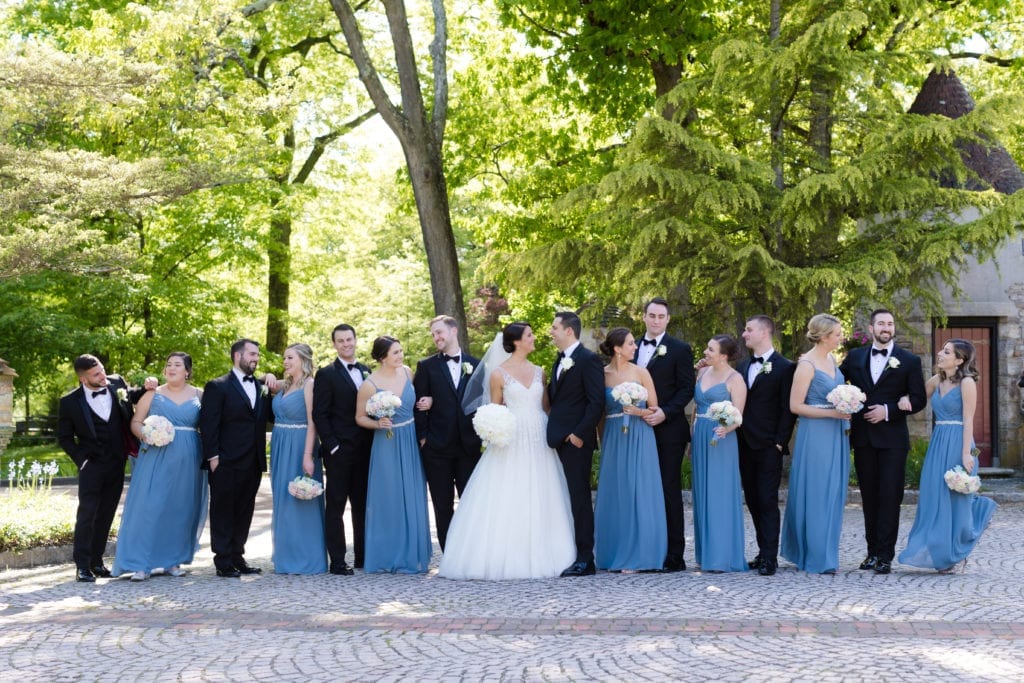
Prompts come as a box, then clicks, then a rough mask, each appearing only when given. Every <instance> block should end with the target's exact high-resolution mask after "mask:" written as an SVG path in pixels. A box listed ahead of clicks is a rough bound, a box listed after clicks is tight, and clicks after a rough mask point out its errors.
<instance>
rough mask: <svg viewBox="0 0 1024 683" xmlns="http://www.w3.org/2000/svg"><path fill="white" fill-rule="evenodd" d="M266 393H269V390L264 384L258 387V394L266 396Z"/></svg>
mask: <svg viewBox="0 0 1024 683" xmlns="http://www.w3.org/2000/svg"><path fill="white" fill-rule="evenodd" d="M268 393H270V390H269V389H267V385H266V384H264V385H263V386H261V387H260V396H266V395H267V394H268Z"/></svg>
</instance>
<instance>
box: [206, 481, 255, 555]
mask: <svg viewBox="0 0 1024 683" xmlns="http://www.w3.org/2000/svg"><path fill="white" fill-rule="evenodd" d="M262 479H263V472H261V471H260V470H259V468H257V467H255V466H253V467H243V468H240V469H234V468H232V467H226V466H224V464H221V465H219V466H218V467H217V470H216V471H215V472H210V476H209V481H210V547H211V549H212V550H213V564H214V565H215V566H216V567H217V569H223V570H227V569H231V568H232V567H242V566H244V565H245V557H244V556H245V542H246V541H247V540H248V539H249V527H250V526H251V525H252V513H253V510H254V509H255V507H256V493H257V492H258V491H259V488H260V481H261V480H262Z"/></svg>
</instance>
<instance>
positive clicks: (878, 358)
mask: <svg viewBox="0 0 1024 683" xmlns="http://www.w3.org/2000/svg"><path fill="white" fill-rule="evenodd" d="M868 332H869V333H870V334H871V337H872V343H871V346H870V347H868V346H863V347H861V348H857V349H853V350H851V351H850V353H849V354H847V356H846V358H845V359H844V360H843V363H842V365H841V366H840V370H842V372H843V376H845V377H846V380H847V381H848V382H850V383H851V384H854V385H856V386H858V387H860V389H861V391H863V392H864V393H865V394H867V401H866V402H865V403H864V409H863V410H861V411H860V412H859V413H857V414H855V415H854V416H853V419H852V421H851V423H850V445H851V446H852V447H853V451H854V453H853V464H854V466H855V467H856V469H857V481H858V483H859V484H860V493H861V500H862V504H863V509H864V533H865V537H866V539H867V545H868V554H867V557H866V558H864V561H863V562H861V564H860V568H861V569H874V570H875V572H877V573H879V574H888V573H889V572H890V571H892V559H893V556H894V555H895V551H896V536H897V534H898V533H899V523H900V503H902V502H903V486H904V480H905V478H906V464H907V454H908V453H909V452H910V431H909V430H908V429H907V415H911V414H913V413H916V412H918V411H919V410H922V409H923V408H924V406H925V403H926V401H927V397H926V396H925V389H924V375H923V374H922V372H921V359H920V358H918V357H917V356H916V355H915V354H913V353H911V352H910V351H906V350H904V349H901V348H900V347H898V346H896V343H895V341H894V340H895V337H896V323H895V321H894V319H893V315H892V313H891V312H890V311H887V310H885V309H884V308H880V309H878V310H876V311H873V312H872V313H871V324H870V325H869V326H868ZM902 396H908V397H909V398H910V405H911V410H910V411H904V410H901V409H900V408H899V406H898V402H899V400H900V397H902Z"/></svg>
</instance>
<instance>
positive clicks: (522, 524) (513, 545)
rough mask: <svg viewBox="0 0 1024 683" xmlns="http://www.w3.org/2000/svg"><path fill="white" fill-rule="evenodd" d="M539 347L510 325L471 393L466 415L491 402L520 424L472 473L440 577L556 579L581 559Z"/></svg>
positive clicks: (527, 332)
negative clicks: (534, 358)
mask: <svg viewBox="0 0 1024 683" xmlns="http://www.w3.org/2000/svg"><path fill="white" fill-rule="evenodd" d="M534 343H535V338H534V335H533V329H531V327H530V325H529V324H527V323H521V322H517V323H511V324H509V325H507V326H506V327H505V329H504V330H503V331H502V332H501V334H499V335H498V336H497V337H495V340H494V342H493V343H492V344H491V348H490V349H489V350H488V351H487V353H486V354H485V355H484V358H483V360H482V361H481V362H480V368H481V369H482V370H483V372H479V373H477V374H479V375H480V379H479V380H477V379H476V377H475V376H474V377H473V378H472V384H471V385H470V386H467V389H466V393H465V396H466V399H465V400H464V403H463V407H464V409H465V410H466V412H472V411H474V410H476V409H477V408H478V407H479V406H480V405H481V404H482V403H487V395H488V394H489V397H490V401H491V402H493V403H503V404H505V405H506V406H507V407H508V409H509V410H510V411H512V413H513V414H514V415H515V416H516V431H515V435H514V436H513V438H512V443H510V444H509V445H508V446H503V447H498V446H490V447H488V449H487V450H486V451H485V452H484V454H483V456H481V458H480V463H479V464H478V465H477V466H476V469H474V470H473V476H472V477H470V480H469V483H468V484H467V485H466V490H465V491H464V493H463V495H462V497H461V498H460V500H459V507H458V509H457V510H456V511H455V517H454V518H453V519H452V525H451V528H450V529H449V530H448V540H447V543H446V544H445V551H444V556H443V557H442V558H441V567H440V571H439V574H440V575H441V576H444V577H446V578H450V579H490V580H498V579H537V578H546V577H553V576H558V575H559V574H561V572H562V570H563V569H564V568H565V567H566V566H568V565H569V564H571V563H572V562H573V560H574V559H575V558H576V543H575V540H574V538H573V526H572V510H571V508H570V506H569V490H568V488H567V487H566V483H565V474H564V472H563V471H562V465H561V463H560V462H559V460H558V454H557V453H556V452H555V451H554V450H553V449H551V448H549V447H548V445H547V442H546V436H545V430H546V426H547V421H548V417H547V414H546V413H545V409H546V405H545V404H546V402H547V401H546V398H545V397H546V392H545V391H544V373H543V371H542V370H541V369H540V368H539V367H537V366H536V365H534V364H532V363H530V361H529V360H527V356H529V354H530V353H531V352H532V351H533V349H534ZM474 387H475V390H474ZM485 387H486V388H488V389H489V392H485V391H484V388H485Z"/></svg>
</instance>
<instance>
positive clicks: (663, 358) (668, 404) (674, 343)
mask: <svg viewBox="0 0 1024 683" xmlns="http://www.w3.org/2000/svg"><path fill="white" fill-rule="evenodd" d="M661 348H664V349H665V351H664V353H661V352H660V349H661ZM639 354H640V347H639V346H637V352H636V354H635V355H634V356H633V361H634V362H636V360H637V357H638V356H639ZM647 372H649V373H651V381H652V382H653V383H654V391H655V392H656V393H657V394H658V407H659V408H661V410H662V412H664V413H665V421H664V422H662V423H661V424H659V425H658V426H657V427H655V428H654V438H655V441H656V442H657V444H658V465H659V468H660V469H661V487H662V495H663V496H664V498H665V521H666V522H667V524H668V550H667V554H666V560H667V561H668V564H669V565H678V564H681V563H682V562H683V551H684V550H685V549H686V536H685V534H684V531H683V525H684V521H683V520H684V513H683V492H682V486H681V484H680V480H679V476H680V471H681V469H682V466H683V455H684V454H685V452H686V444H688V443H690V425H689V424H688V423H687V420H686V415H685V412H684V411H685V410H686V406H687V405H688V404H689V403H690V401H692V400H693V390H694V385H695V383H696V375H695V373H694V371H693V351H692V350H691V349H690V345H689V344H687V343H686V342H684V341H680V340H679V339H676V338H674V337H670V336H669V335H667V334H666V335H663V336H662V338H661V342H660V344H658V347H657V348H655V351H654V355H652V356H651V360H650V361H648V363H647Z"/></svg>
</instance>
